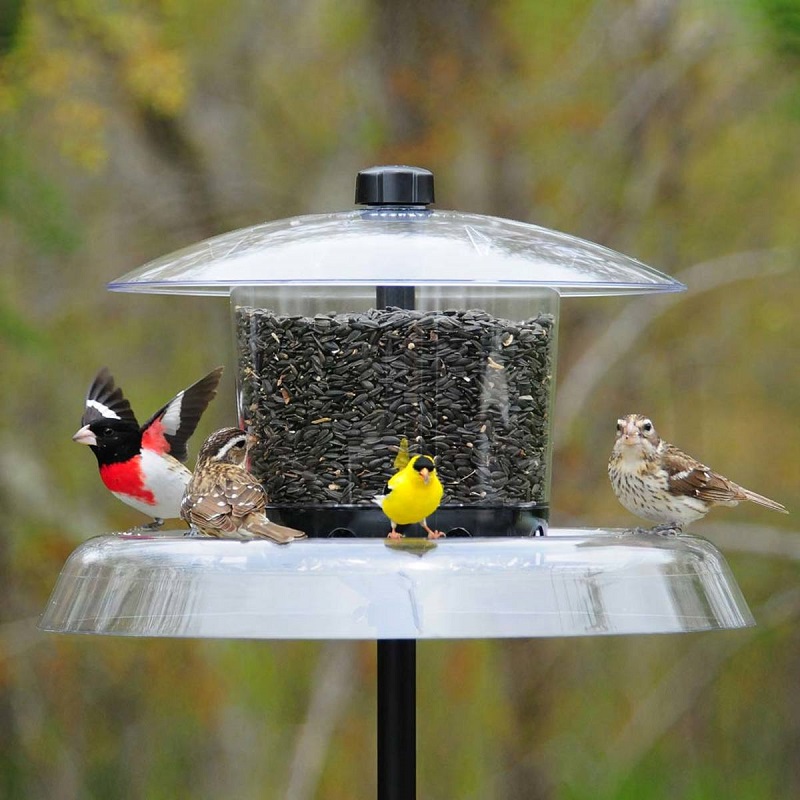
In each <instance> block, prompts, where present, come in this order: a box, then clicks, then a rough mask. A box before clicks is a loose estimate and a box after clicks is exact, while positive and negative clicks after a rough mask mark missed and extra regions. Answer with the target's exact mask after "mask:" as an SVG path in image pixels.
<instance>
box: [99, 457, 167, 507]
mask: <svg viewBox="0 0 800 800" xmlns="http://www.w3.org/2000/svg"><path fill="white" fill-rule="evenodd" d="M100 478H101V479H102V481H103V483H104V484H105V485H106V488H107V489H108V490H109V491H110V492H117V494H125V495H128V496H130V497H134V498H136V499H137V500H140V501H141V502H143V503H148V504H150V505H155V504H156V498H155V496H154V495H153V493H152V492H151V491H150V490H149V489H147V488H145V485H144V475H142V466H141V458H140V457H139V456H136V457H134V458H132V459H130V461H125V462H124V463H117V464H105V465H104V466H102V467H100Z"/></svg>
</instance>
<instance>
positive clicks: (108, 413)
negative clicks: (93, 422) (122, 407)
mask: <svg viewBox="0 0 800 800" xmlns="http://www.w3.org/2000/svg"><path fill="white" fill-rule="evenodd" d="M86 408H93V409H94V410H95V411H99V412H100V413H101V414H102V415H103V416H104V417H108V418H110V419H120V416H119V414H116V413H114V412H113V411H112V410H111V409H110V408H109V407H108V406H106V405H103V404H102V403H98V402H97V400H87V401H86Z"/></svg>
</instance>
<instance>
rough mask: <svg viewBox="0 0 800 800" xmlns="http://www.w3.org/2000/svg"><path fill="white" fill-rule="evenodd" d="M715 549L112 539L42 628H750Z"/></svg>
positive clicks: (605, 542)
mask: <svg viewBox="0 0 800 800" xmlns="http://www.w3.org/2000/svg"><path fill="white" fill-rule="evenodd" d="M752 624H753V620H752V617H751V616H750V612H749V611H748V608H747V605H746V603H745V602H744V599H743V598H742V596H741V594H740V592H739V590H738V588H737V586H736V583H735V581H734V580H733V578H732V576H731V573H730V570H729V569H728V566H727V564H726V563H725V560H724V559H723V558H722V556H721V555H720V554H719V552H718V551H717V550H716V548H715V547H714V546H713V545H711V544H710V543H709V542H708V541H706V540H704V539H699V538H695V537H691V536H678V537H665V536H652V535H644V534H638V535H635V534H625V533H623V532H610V531H605V532H604V531H587V530H575V529H552V528H551V529H550V531H549V534H548V536H546V537H536V538H505V539H502V540H498V539H470V540H440V541H438V542H437V543H435V544H434V543H432V542H428V541H427V540H419V539H413V540H407V541H401V542H399V543H398V544H394V543H392V544H391V545H389V544H385V543H383V542H380V541H376V540H374V539H372V540H370V539H362V540H347V541H341V540H335V539H324V540H320V539H316V540H315V539H308V540H305V541H301V542H296V543H294V544H292V545H290V546H287V547H281V546H279V545H275V544H272V543H271V542H267V541H247V542H241V541H231V540H227V541H223V540H212V541H207V540H202V539H196V538H187V537H184V536H182V535H181V532H179V531H178V532H172V534H162V535H158V536H153V537H152V538H143V537H129V536H125V535H119V536H101V537H98V538H95V539H90V540H89V541H87V542H85V543H84V544H82V545H81V546H80V547H78V549H77V550H76V551H75V552H74V553H73V554H72V555H71V556H70V558H69V560H68V561H67V563H66V564H65V566H64V568H63V570H62V572H61V576H60V578H59V580H58V584H57V585H56V587H55V590H54V592H53V595H52V597H51V598H50V602H49V603H48V606H47V609H46V611H45V613H44V616H43V617H42V620H41V623H40V627H42V628H43V629H45V630H48V631H55V632H60V633H98V634H100V633H101V634H117V635H126V636H193V637H210V638H257V639H337V638H339V639H441V638H467V637H468V638H483V637H520V636H594V635H599V634H630V633H664V632H669V633H681V632H686V631H700V630H710V629H715V628H737V627H744V626H747V625H752Z"/></svg>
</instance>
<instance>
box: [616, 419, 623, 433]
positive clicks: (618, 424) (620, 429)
mask: <svg viewBox="0 0 800 800" xmlns="http://www.w3.org/2000/svg"><path fill="white" fill-rule="evenodd" d="M617 433H622V420H617Z"/></svg>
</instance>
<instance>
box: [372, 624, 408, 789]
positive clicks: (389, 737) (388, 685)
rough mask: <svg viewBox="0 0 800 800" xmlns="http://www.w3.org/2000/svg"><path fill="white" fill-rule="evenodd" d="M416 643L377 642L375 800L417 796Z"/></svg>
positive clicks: (402, 641) (406, 640)
mask: <svg viewBox="0 0 800 800" xmlns="http://www.w3.org/2000/svg"><path fill="white" fill-rule="evenodd" d="M416 784H417V643H416V641H415V640H414V639H385V640H379V641H378V800H415V798H416V796H417V785H416Z"/></svg>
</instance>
